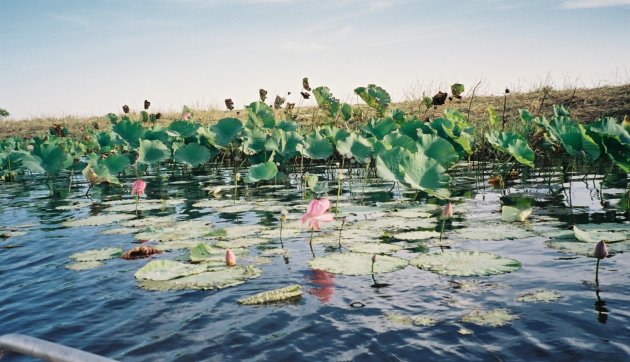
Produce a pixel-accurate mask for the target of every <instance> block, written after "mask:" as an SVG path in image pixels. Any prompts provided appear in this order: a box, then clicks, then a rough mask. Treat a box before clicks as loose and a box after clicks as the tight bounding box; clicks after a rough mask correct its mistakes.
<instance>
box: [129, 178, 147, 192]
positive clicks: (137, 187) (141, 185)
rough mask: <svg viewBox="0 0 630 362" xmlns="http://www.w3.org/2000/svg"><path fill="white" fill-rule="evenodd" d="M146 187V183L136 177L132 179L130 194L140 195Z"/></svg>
mask: <svg viewBox="0 0 630 362" xmlns="http://www.w3.org/2000/svg"><path fill="white" fill-rule="evenodd" d="M146 187H147V183H146V182H144V181H142V180H140V179H138V180H136V181H134V183H133V187H132V188H131V196H133V195H138V196H142V195H144V189H145V188H146Z"/></svg>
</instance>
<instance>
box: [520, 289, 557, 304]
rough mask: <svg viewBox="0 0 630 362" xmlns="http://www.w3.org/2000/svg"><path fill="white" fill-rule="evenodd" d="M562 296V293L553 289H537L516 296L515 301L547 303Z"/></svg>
mask: <svg viewBox="0 0 630 362" xmlns="http://www.w3.org/2000/svg"><path fill="white" fill-rule="evenodd" d="M560 298H562V295H561V294H560V293H559V292H557V291H555V290H546V289H537V290H532V291H529V292H526V293H522V294H519V295H517V296H516V301H517V302H526V303H531V302H534V303H535V302H541V303H549V302H555V301H557V300H559V299H560Z"/></svg>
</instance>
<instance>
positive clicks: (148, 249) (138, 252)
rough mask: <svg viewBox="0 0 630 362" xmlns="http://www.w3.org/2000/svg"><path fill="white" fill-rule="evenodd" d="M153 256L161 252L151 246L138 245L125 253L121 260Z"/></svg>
mask: <svg viewBox="0 0 630 362" xmlns="http://www.w3.org/2000/svg"><path fill="white" fill-rule="evenodd" d="M153 254H162V251H161V250H158V249H156V248H154V247H152V246H147V245H140V246H136V247H135V248H132V249H129V250H127V251H125V253H124V254H123V255H121V258H123V259H125V260H134V259H143V258H148V257H149V256H151V255H153Z"/></svg>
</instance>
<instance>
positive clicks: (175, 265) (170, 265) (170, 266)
mask: <svg viewBox="0 0 630 362" xmlns="http://www.w3.org/2000/svg"><path fill="white" fill-rule="evenodd" d="M206 270H207V267H206V266H205V265H191V264H184V263H180V262H178V261H174V260H168V259H160V260H151V261H150V262H148V263H147V264H146V265H145V266H143V267H142V268H140V269H138V271H137V272H136V274H135V276H136V279H138V280H154V281H163V280H171V279H176V278H181V277H185V276H187V275H192V274H199V273H203V272H205V271H206Z"/></svg>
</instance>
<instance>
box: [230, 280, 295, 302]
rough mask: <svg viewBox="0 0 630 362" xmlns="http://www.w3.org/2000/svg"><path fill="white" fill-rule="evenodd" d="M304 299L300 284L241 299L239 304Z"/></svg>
mask: <svg viewBox="0 0 630 362" xmlns="http://www.w3.org/2000/svg"><path fill="white" fill-rule="evenodd" d="M300 297H302V287H301V286H300V285H299V284H293V285H289V286H288V287H284V288H279V289H274V290H269V291H266V292H261V293H258V294H255V295H252V296H251V297H247V298H243V299H239V300H238V301H237V302H238V304H243V305H252V304H265V303H274V302H281V301H286V300H289V299H297V298H300Z"/></svg>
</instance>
